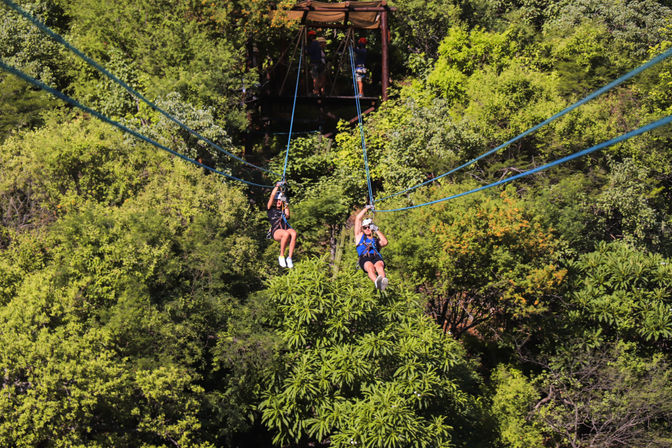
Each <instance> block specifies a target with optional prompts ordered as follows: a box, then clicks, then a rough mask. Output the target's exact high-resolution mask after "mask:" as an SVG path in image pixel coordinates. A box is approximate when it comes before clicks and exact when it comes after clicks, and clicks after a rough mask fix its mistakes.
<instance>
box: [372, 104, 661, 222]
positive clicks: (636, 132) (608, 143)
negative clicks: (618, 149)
mask: <svg viewBox="0 0 672 448" xmlns="http://www.w3.org/2000/svg"><path fill="white" fill-rule="evenodd" d="M671 122H672V115H668V116H667V117H665V118H661V119H660V120H657V121H654V122H652V123H649V124H647V125H646V126H642V127H641V128H639V129H635V130H634V131H630V132H628V133H627V134H623V135H620V136H618V137H616V138H613V139H611V140H609V141H606V142H602V143H599V144H597V145H595V146H592V147H590V148H587V149H584V150H582V151H579V152H575V153H574V154H570V155H568V156H566V157H563V158H561V159H558V160H555V161H553V162H549V163H547V164H546V165H542V166H539V167H537V168H533V169H531V170H528V171H524V172H522V173H520V174H516V175H515V176H511V177H509V178H506V179H502V180H500V181H497V182H493V183H491V184H488V185H484V186H482V187H478V188H474V189H473V190H469V191H465V192H462V193H458V194H454V195H452V196H448V197H445V198H441V199H437V200H434V201H429V202H424V203H422V204H417V205H411V206H409V207H402V208H395V209H390V210H377V211H378V212H381V213H382V212H400V211H404V210H410V209H413V208H418V207H424V206H426V205H432V204H437V203H439V202H444V201H449V200H451V199H456V198H459V197H461V196H466V195H468V194H472V193H476V192H478V191H482V190H485V189H487V188H492V187H496V186H498V185H503V184H505V183H507V182H511V181H513V180H516V179H519V178H521V177H525V176H529V175H531V174H535V173H538V172H539V171H544V170H547V169H549V168H552V167H554V166H556V165H560V164H562V163H565V162H568V161H570V160H573V159H576V158H578V157H582V156H585V155H586V154H590V153H591V152H594V151H597V150H599V149H602V148H606V147H607V146H611V145H615V144H616V143H620V142H622V141H624V140H627V139H629V138H632V137H635V136H637V135H640V134H643V133H645V132H648V131H651V130H653V129H656V128H658V127H660V126H664V125H666V124H669V123H671Z"/></svg>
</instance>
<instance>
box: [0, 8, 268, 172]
mask: <svg viewBox="0 0 672 448" xmlns="http://www.w3.org/2000/svg"><path fill="white" fill-rule="evenodd" d="M2 1H3V2H4V3H5V4H6V5H7V6H9V7H10V8H12V9H13V10H14V11H16V12H17V13H19V14H21V15H22V16H23V17H24V18H25V19H27V20H29V21H30V22H32V23H33V25H35V26H36V27H38V28H39V29H40V30H41V31H42V32H43V33H45V34H46V35H48V36H49V37H51V38H52V39H54V40H55V41H56V42H58V43H60V44H62V45H63V46H64V47H66V48H67V49H68V50H70V51H72V52H73V53H74V54H76V55H77V56H79V57H80V58H81V59H83V60H84V61H85V62H86V63H87V64H89V65H90V66H92V67H93V68H95V69H96V70H98V71H99V72H101V73H102V74H103V75H105V76H107V77H108V78H109V79H111V80H112V81H114V82H115V83H117V84H119V85H120V86H121V87H123V88H124V89H126V91H128V93H130V94H131V95H133V96H135V97H137V98H138V99H140V100H142V101H143V102H144V103H145V104H147V105H148V106H149V107H151V108H152V109H154V110H155V111H157V112H159V113H161V114H162V115H163V116H164V117H166V118H168V119H169V120H171V121H172V122H173V123H175V124H177V125H178V126H180V127H181V128H182V129H184V130H185V131H187V132H189V133H190V134H191V135H193V136H195V137H196V138H198V139H199V140H202V141H204V142H205V143H207V144H208V145H210V146H211V147H213V148H215V149H217V150H219V151H221V152H222V153H224V154H226V155H228V156H229V157H232V158H233V159H236V160H238V161H239V162H242V163H244V164H245V165H248V166H251V167H253V168H256V169H258V170H261V171H264V172H267V173H270V174H274V175H276V176H278V175H279V174H278V173H274V172H273V171H270V170H268V169H266V168H262V167H260V166H257V165H255V164H253V163H250V162H248V161H247V160H245V159H242V158H240V157H238V156H237V155H235V154H233V153H231V152H229V151H227V150H225V149H224V148H222V147H220V146H219V145H217V144H216V143H214V142H211V141H210V140H208V139H207V138H205V137H203V136H202V135H201V134H199V133H198V132H196V131H194V130H193V129H191V128H190V127H189V126H187V125H186V124H184V123H182V122H181V121H179V120H178V119H176V118H174V117H173V116H172V115H170V114H169V113H168V112H166V111H164V110H163V109H161V108H160V107H159V106H157V105H156V104H154V103H152V102H151V101H149V100H148V99H147V98H145V97H144V96H143V95H141V94H140V93H139V92H136V91H135V90H133V88H132V87H130V86H129V85H128V84H126V83H125V82H124V81H122V80H120V79H119V78H117V77H116V76H115V75H113V74H112V73H110V72H109V71H107V70H106V69H105V68H103V67H102V66H101V65H100V64H98V63H97V62H96V61H94V60H93V59H91V58H90V57H88V56H87V55H85V54H84V53H82V52H81V51H79V50H78V49H77V48H75V47H74V46H72V45H71V44H70V43H69V42H68V41H66V40H65V39H64V38H63V37H62V36H60V35H59V34H57V33H56V32H54V31H52V30H51V29H50V28H49V27H47V26H46V25H45V24H43V23H42V22H40V21H39V20H37V19H36V18H35V17H33V16H31V15H30V14H28V13H27V12H26V11H24V10H23V9H21V7H20V6H19V5H17V4H16V3H14V2H12V1H11V0H2Z"/></svg>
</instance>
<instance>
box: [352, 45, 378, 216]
mask: <svg viewBox="0 0 672 448" xmlns="http://www.w3.org/2000/svg"><path fill="white" fill-rule="evenodd" d="M348 50H349V52H350V70H351V72H352V85H353V87H354V90H355V105H356V107H357V121H358V122H359V135H360V137H361V139H362V152H363V153H364V170H365V172H366V185H367V187H368V189H369V204H371V206H372V207H373V206H374V205H375V201H374V199H373V189H372V188H371V173H370V172H369V159H368V156H367V154H366V141H365V140H364V125H363V124H362V108H361V106H360V104H359V95H360V91H359V86H358V85H357V75H356V73H355V58H354V55H353V50H352V46H350V47H348ZM373 210H375V208H373V209H371V211H372V212H373Z"/></svg>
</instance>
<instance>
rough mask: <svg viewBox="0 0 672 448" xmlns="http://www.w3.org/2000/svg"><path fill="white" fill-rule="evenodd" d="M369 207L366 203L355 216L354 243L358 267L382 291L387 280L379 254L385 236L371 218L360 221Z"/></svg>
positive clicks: (384, 243)
mask: <svg viewBox="0 0 672 448" xmlns="http://www.w3.org/2000/svg"><path fill="white" fill-rule="evenodd" d="M369 209H371V206H370V205H367V206H366V207H364V209H363V210H362V211H360V212H359V213H358V214H357V217H356V218H355V244H357V255H359V267H360V268H362V270H363V271H364V272H366V273H367V275H368V276H369V278H370V279H371V281H372V282H373V284H374V285H376V289H379V290H380V291H384V290H385V288H387V285H388V280H387V277H386V276H385V262H384V261H383V257H382V255H380V249H382V248H383V247H385V246H387V238H386V237H385V235H383V232H381V231H380V230H379V229H378V227H377V226H376V225H375V224H374V223H373V220H372V219H371V218H367V219H365V220H363V221H362V218H363V217H364V215H365V214H366V212H367V211H369Z"/></svg>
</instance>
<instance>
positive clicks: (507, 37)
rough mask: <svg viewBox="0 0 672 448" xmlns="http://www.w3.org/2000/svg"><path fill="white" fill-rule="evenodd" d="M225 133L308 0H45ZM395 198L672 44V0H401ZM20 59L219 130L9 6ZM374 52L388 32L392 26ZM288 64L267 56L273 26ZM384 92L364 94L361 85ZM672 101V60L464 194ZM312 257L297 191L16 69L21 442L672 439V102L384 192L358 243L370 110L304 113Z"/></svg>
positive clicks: (14, 354)
mask: <svg viewBox="0 0 672 448" xmlns="http://www.w3.org/2000/svg"><path fill="white" fill-rule="evenodd" d="M19 3H20V5H21V7H22V8H24V9H26V10H27V11H29V12H30V13H31V14H34V15H35V16H37V17H39V18H40V20H42V21H44V22H45V23H46V24H47V25H48V26H49V27H50V28H52V29H53V30H55V31H56V32H58V33H59V34H61V35H62V36H64V37H65V38H66V40H67V41H68V42H71V43H72V44H73V45H75V46H76V47H77V48H79V49H81V50H82V51H83V52H84V53H86V54H88V55H90V56H91V57H92V58H93V59H95V60H96V61H100V62H101V63H102V64H103V65H104V66H105V67H106V68H108V69H109V70H110V71H112V72H113V73H115V74H116V75H117V76H119V77H120V78H121V79H123V80H124V81H125V82H127V83H129V84H130V85H131V86H133V88H135V89H136V90H138V91H139V92H141V93H142V94H143V95H145V96H146V97H147V98H149V99H151V100H152V101H154V102H156V104H158V105H159V106H160V107H162V108H163V109H165V110H167V111H169V112H170V113H171V114H173V115H174V116H175V117H177V118H179V119H180V120H182V121H183V122H185V123H186V124H188V125H189V126H190V127H192V128H193V129H195V130H196V131H198V132H199V133H201V134H202V135H204V136H205V137H207V138H209V139H211V140H213V141H215V142H217V144H219V145H221V146H222V147H223V148H226V149H227V150H229V151H231V152H234V153H236V154H240V155H243V153H244V157H246V158H248V159H249V160H251V161H253V162H255V163H259V164H261V165H264V166H270V167H272V168H274V169H278V168H282V164H283V160H284V152H283V151H284V145H286V140H285V138H286V135H285V136H279V137H277V138H274V139H272V140H270V141H263V140H261V139H257V140H254V141H252V142H251V140H250V138H249V136H250V133H249V132H248V131H249V128H250V127H251V126H252V124H251V123H250V122H249V121H248V117H247V114H246V109H245V101H244V97H243V91H242V89H243V87H245V88H246V91H247V94H248V95H249V94H250V92H252V93H254V89H255V88H258V87H259V85H260V83H262V82H263V79H262V78H263V74H264V70H265V68H267V67H268V66H269V65H271V64H272V63H273V62H274V60H276V59H277V58H278V57H279V54H280V53H281V51H282V47H283V45H286V44H287V42H289V41H290V40H291V39H292V36H294V35H295V33H296V28H292V27H291V26H289V25H286V24H283V23H279V22H277V21H273V20H272V19H271V17H270V15H269V11H270V9H271V7H275V6H279V7H288V6H291V4H292V3H293V2H289V1H286V0H281V1H280V0H278V1H273V0H266V1H263V0H172V1H167V0H132V1H131V0H118V1H115V2H103V1H100V0H67V1H66V0H23V1H20V2H19ZM390 4H393V5H394V6H395V7H396V8H397V11H396V12H395V13H394V14H393V16H392V17H391V44H392V49H391V75H392V79H393V82H392V92H391V99H390V100H389V101H387V102H386V103H384V104H383V105H382V106H381V107H380V108H379V109H378V110H377V111H375V112H374V113H371V114H369V115H367V116H366V118H365V121H364V130H365V137H366V143H367V148H368V151H369V154H368V158H369V162H370V164H371V176H372V181H373V188H374V191H375V194H376V196H377V197H382V196H385V195H387V194H391V193H394V192H396V191H399V190H401V189H404V188H407V187H410V186H412V185H415V184H417V183H419V182H422V181H424V180H427V179H429V178H431V177H433V176H437V175H440V174H442V173H444V172H446V171H448V170H450V169H452V168H454V167H456V166H458V165H460V164H462V163H464V162H466V161H468V160H470V159H471V158H473V157H475V156H477V155H479V154H481V153H484V152H485V151H487V150H489V149H492V148H494V147H496V146H497V145H499V144H501V143H503V142H504V141H506V140H508V139H510V138H512V137H514V136H516V135H518V134H519V133H521V132H523V131H525V130H527V129H528V128H530V127H532V126H534V125H536V124H538V123H540V122H541V121H543V120H545V119H546V118H548V117H550V116H552V115H553V114H555V113H557V112H558V111H560V110H562V109H563V108H565V107H567V106H569V105H570V104H573V103H574V102H576V101H577V100H579V99H581V98H583V97H585V96H586V95H588V94H589V93H591V92H593V91H595V90H596V89H598V88H600V87H602V86H603V85H605V84H607V83H608V82H610V81H611V80H613V79H615V78H617V77H619V76H621V75H623V74H625V73H627V72H628V71H630V70H632V69H634V68H635V67H638V66H639V65H641V64H642V63H644V62H645V61H648V60H650V59H651V58H653V57H655V56H656V55H658V54H660V53H661V52H663V51H664V50H666V49H668V48H670V47H671V46H672V2H670V1H669V0H658V1H656V0H427V1H420V0H396V1H394V2H390ZM0 14H1V20H0V59H2V61H4V62H5V63H7V64H10V65H12V66H14V67H17V68H19V69H21V70H23V71H24V72H26V73H28V74H29V75H31V76H33V77H35V78H37V79H39V80H41V81H43V82H45V83H46V84H48V85H50V86H53V87H55V88H57V89H59V90H61V91H63V92H65V93H67V94H68V95H71V96H72V97H73V98H75V99H77V100H78V101H81V102H82V103H84V104H86V105H88V106H90V107H92V108H94V109H96V110H98V111H100V112H102V113H104V114H106V115H108V116H110V117H112V118H114V119H115V120H119V121H121V122H122V123H124V124H126V125H127V126H129V127H131V128H133V129H137V130H139V131H140V132H142V133H143V134H145V135H147V136H150V137H151V138H153V139H155V140H157V141H158V142H160V143H162V144H165V145H167V146H169V147H170V148H172V149H175V150H177V151H179V152H181V153H183V154H186V155H188V156H190V157H194V158H200V159H201V160H204V161H206V162H207V163H209V164H211V165H212V166H214V167H216V168H217V169H219V170H222V171H225V172H229V173H232V174H234V175H236V176H240V177H243V178H246V179H256V180H259V181H264V183H272V182H273V181H274V180H277V179H272V178H266V179H264V178H263V177H260V176H261V175H260V174H259V173H258V172H255V171H252V170H250V169H249V168H246V167H243V166H241V165H240V164H238V163H237V162H234V161H232V160H231V159H229V158H228V157H226V156H224V155H222V154H221V153H218V152H216V151H213V150H212V149H211V148H209V147H208V146H206V145H205V144H203V143H202V142H200V141H197V140H196V139H195V138H194V137H192V136H190V135H189V134H188V133H187V132H185V131H184V130H183V129H181V128H179V127H178V126H177V125H175V124H174V123H173V122H170V121H169V120H167V119H166V118H165V117H163V116H162V115H160V114H158V113H157V112H156V111H154V110H152V109H151V108H149V107H147V106H145V105H144V104H143V103H140V102H138V101H136V100H135V99H134V98H133V97H132V96H131V95H129V94H128V93H127V92H126V91H124V90H123V89H122V88H121V87H119V86H117V85H115V84H113V83H112V82H111V81H109V80H108V79H107V78H105V77H103V76H102V75H100V74H99V73H98V72H96V71H95V70H94V69H92V68H91V67H90V66H88V65H86V64H85V63H84V62H83V61H82V60H81V59H78V58H76V57H75V56H74V55H73V54H72V53H70V52H68V51H67V50H66V49H64V48H63V47H62V46H61V45H59V44H58V43H56V42H54V41H52V40H49V39H48V38H46V37H45V36H44V35H43V34H42V33H41V32H40V31H39V30H38V29H37V28H35V27H34V26H32V25H31V24H30V23H29V22H27V21H26V20H25V19H23V18H21V17H20V16H19V15H18V14H16V13H15V12H14V11H12V10H10V9H9V8H8V7H7V6H5V5H4V4H3V6H2V7H0ZM367 36H368V37H369V39H370V41H371V45H370V53H371V56H370V57H371V58H372V59H376V58H379V55H380V43H379V39H378V37H376V34H375V33H371V34H367ZM252 47H254V48H256V49H257V51H258V54H259V55H260V57H261V58H262V59H263V61H262V62H263V63H260V64H259V66H258V67H251V66H250V65H249V64H248V63H246V61H247V60H248V51H249V49H250V48H252ZM353 107H354V106H353ZM670 113H672V61H671V60H667V61H665V62H662V63H660V64H658V65H656V66H655V67H653V68H652V69H650V70H647V71H646V72H644V73H642V74H640V75H638V76H637V77H635V78H633V79H632V80H630V81H628V82H626V83H624V84H622V85H621V86H619V87H617V88H615V89H612V90H611V91H609V92H608V93H607V94H604V95H602V96H600V97H598V98H597V99H595V100H593V101H591V102H589V103H587V104H585V105H584V106H582V107H580V108H578V109H576V110H575V111H573V112H572V113H570V114H568V115H566V116H564V117H562V118H561V119H558V120H556V121H554V122H552V123H551V124H549V125H547V126H545V127H543V128H542V129H540V130H539V131H537V132H535V133H533V134H531V135H529V136H527V137H525V138H523V139H522V140H519V141H518V142H516V143H514V144H513V145H511V146H510V147H508V148H506V149H505V150H503V151H501V152H499V153H497V154H493V155H491V156H489V157H487V158H485V159H483V160H481V161H479V162H477V163H474V164H472V165H470V166H469V167H468V168H467V169H465V170H462V171H460V172H459V173H456V174H455V175H453V176H450V177H446V178H444V179H442V180H440V181H439V182H435V183H432V184H431V185H428V186H426V187H423V188H418V189H416V190H413V191H412V192H410V193H408V194H405V195H400V196H397V197H395V198H393V199H390V200H389V201H386V202H385V203H384V207H382V206H380V207H379V208H381V207H382V208H395V207H403V206H407V205H410V204H418V203H421V202H425V201H428V200H434V199H438V198H443V197H446V196H449V195H451V194H455V193H459V192H462V191H465V190H468V189H471V188H474V187H477V186H480V185H485V184H486V183H489V182H492V181H495V180H499V179H501V178H504V177H506V176H510V175H512V174H515V173H519V172H521V171H523V170H526V169H529V168H532V167H536V166H539V165H541V164H543V163H546V162H549V161H552V160H556V159H558V158H560V157H563V156H566V155H568V154H571V153H574V152H576V151H579V150H582V149H585V148H588V147H590V146H592V145H595V144H597V143H600V142H603V141H606V140H608V139H610V138H613V137H616V136H619V135H621V134H624V133H626V132H628V131H630V130H633V129H636V128H638V127H641V126H643V125H645V124H647V123H649V122H651V121H654V120H656V119H659V118H662V117H665V116H667V115H670ZM288 179H289V181H290V183H291V182H293V181H294V184H293V185H292V190H291V192H290V193H291V204H292V205H291V207H292V219H291V223H292V225H293V226H294V227H295V228H296V229H297V231H298V233H299V240H298V246H297V252H296V254H295V257H294V260H295V263H296V265H295V268H294V269H292V270H289V269H281V268H280V267H279V266H277V252H278V246H277V243H274V242H272V241H270V240H267V239H266V238H265V235H266V231H267V229H268V224H267V220H266V210H265V206H266V201H267V198H268V196H267V195H268V194H269V193H268V190H263V189H259V188H255V187H247V186H245V185H242V184H240V183H236V182H230V181H227V180H225V179H224V178H222V177H220V176H218V175H216V174H208V173H207V172H205V171H204V170H203V169H201V168H198V167H196V166H194V165H191V164H188V163H186V162H184V161H182V160H180V159H178V158H176V157H172V156H170V155H169V154H167V153H165V152H162V151H159V150H158V149H156V148H154V147H152V146H150V145H148V144H146V143H144V142H142V141H139V140H137V139H134V138H133V137H131V136H129V135H126V134H123V133H121V132H119V131H118V130H116V129H114V128H112V127H110V126H109V125H107V124H104V123H102V122H100V121H99V120H97V119H95V118H94V117H92V116H90V115H88V114H84V113H82V112H79V111H77V110H76V109H73V108H72V107H70V106H66V105H65V104H64V103H62V102H60V101H59V100H56V99H54V98H52V97H51V96H49V95H48V94H47V93H45V92H42V91H39V90H38V89H36V88H34V87H32V86H30V85H29V84H27V83H25V82H24V81H22V80H20V79H19V78H17V77H15V76H13V75H10V74H8V73H6V72H0V382H1V383H2V386H1V388H0V446H2V447H170V446H178V447H185V448H186V447H203V448H205V447H272V446H278V447H346V446H347V447H350V446H363V447H380V448H395V447H428V448H429V447H464V448H479V447H482V448H485V447H493V448H495V447H496V448H542V447H543V448H551V447H556V448H561V447H562V448H565V447H571V448H588V447H590V448H598V447H599V448H607V447H631V448H634V447H638V448H654V447H656V448H665V447H668V448H669V447H670V446H672V423H670V422H672V355H671V353H672V239H671V237H672V128H671V127H670V126H667V127H662V128H659V129H657V130H654V131H652V132H649V133H646V134H644V135H641V136H638V137H636V138H632V139H630V140H627V141H625V142H623V143H620V144H618V145H615V146H611V147H609V148H606V149H604V150H602V151H599V152H596V153H593V154H592V155H590V156H588V157H583V158H580V159H577V160H574V161H572V162H570V163H567V164H564V165H561V166H559V167H557V168H554V169H551V170H548V171H544V172H541V173H538V174H535V175H533V176H529V177H526V178H524V179H520V180H518V181H515V182H512V183H510V184H508V185H507V186H505V187H499V188H492V189H488V190H484V191H482V192H479V193H476V194H472V195H469V196H464V197H461V198H458V199H455V200H451V201H446V202H442V203H439V204H435V205H432V206H427V207H421V208H418V209H414V210H410V211H406V212H399V213H378V214H376V216H375V219H376V223H377V224H378V225H379V227H380V228H381V229H382V230H384V231H385V234H386V235H387V237H388V238H389V240H390V244H389V246H388V247H386V248H385V250H384V252H383V255H384V257H385V260H386V265H387V269H388V276H389V278H390V287H389V288H388V290H387V291H386V293H385V294H384V295H382V294H379V293H378V292H376V291H375V290H374V288H373V286H372V284H371V282H370V281H369V280H368V279H367V278H366V276H365V274H364V273H362V272H361V270H359V268H358V267H357V266H356V259H357V258H356V252H355V248H354V239H353V231H352V217H353V215H354V212H355V211H356V210H358V209H361V207H362V206H363V205H364V204H365V203H366V197H367V185H366V178H365V175H364V168H363V156H362V150H361V142H360V135H359V130H358V129H357V128H356V127H354V126H350V125H347V124H343V125H341V126H340V127H339V130H338V132H337V133H336V134H335V136H334V137H333V138H324V137H321V136H319V135H308V136H302V137H301V138H299V137H297V138H294V139H293V140H292V145H291V151H290V159H289V166H288Z"/></svg>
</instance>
